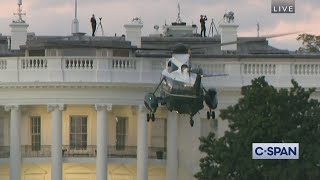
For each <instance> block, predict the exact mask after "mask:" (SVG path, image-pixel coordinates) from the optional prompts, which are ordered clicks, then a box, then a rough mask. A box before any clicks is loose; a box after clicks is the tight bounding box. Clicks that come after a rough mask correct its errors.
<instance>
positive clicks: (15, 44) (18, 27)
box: [9, 0, 29, 50]
mask: <svg viewBox="0 0 320 180" xmlns="http://www.w3.org/2000/svg"><path fill="white" fill-rule="evenodd" d="M14 15H17V17H18V18H17V19H16V20H13V21H12V23H11V24H10V25H9V26H10V27H11V50H19V49H20V46H21V45H25V44H26V41H27V34H28V32H27V29H28V27H29V24H27V23H26V22H25V20H23V19H22V16H23V15H26V13H22V0H18V12H17V13H14Z"/></svg>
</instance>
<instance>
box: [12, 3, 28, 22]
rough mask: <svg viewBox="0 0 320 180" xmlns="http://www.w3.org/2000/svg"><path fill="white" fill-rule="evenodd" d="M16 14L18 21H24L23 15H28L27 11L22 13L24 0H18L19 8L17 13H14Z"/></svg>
mask: <svg viewBox="0 0 320 180" xmlns="http://www.w3.org/2000/svg"><path fill="white" fill-rule="evenodd" d="M14 15H17V16H18V19H17V20H16V21H13V22H16V23H24V22H25V21H24V20H23V19H22V15H26V13H22V0H18V10H17V12H16V13H14Z"/></svg>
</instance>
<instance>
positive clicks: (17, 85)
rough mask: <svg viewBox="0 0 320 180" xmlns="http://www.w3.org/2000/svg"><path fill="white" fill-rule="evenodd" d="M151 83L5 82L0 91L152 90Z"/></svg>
mask: <svg viewBox="0 0 320 180" xmlns="http://www.w3.org/2000/svg"><path fill="white" fill-rule="evenodd" d="M155 86H156V84H153V83H130V84H129V83H101V82H85V83H84V82H8V83H7V82H5V83H0V89H29V88H30V89H44V88H54V89H66V88H91V89H92V88H93V89H101V88H104V89H108V88H110V89H116V88H131V89H146V90H148V89H153V88H154V87H155Z"/></svg>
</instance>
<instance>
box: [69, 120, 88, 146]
mask: <svg viewBox="0 0 320 180" xmlns="http://www.w3.org/2000/svg"><path fill="white" fill-rule="evenodd" d="M87 135H88V134H87V117H86V116H71V117H70V148H71V149H83V150H85V149H87Z"/></svg>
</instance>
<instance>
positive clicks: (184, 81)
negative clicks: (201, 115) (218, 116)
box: [144, 31, 301, 127]
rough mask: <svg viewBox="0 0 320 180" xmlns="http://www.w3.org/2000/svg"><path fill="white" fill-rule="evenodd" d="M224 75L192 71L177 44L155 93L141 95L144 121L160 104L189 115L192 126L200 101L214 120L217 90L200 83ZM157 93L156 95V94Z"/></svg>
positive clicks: (184, 50) (187, 51)
mask: <svg viewBox="0 0 320 180" xmlns="http://www.w3.org/2000/svg"><path fill="white" fill-rule="evenodd" d="M299 32H301V31H296V32H289V33H281V34H273V35H268V36H264V38H266V39H268V38H275V37H280V36H286V35H291V34H297V33H299ZM246 42H250V40H249V41H238V40H237V41H231V42H225V43H221V45H230V44H239V43H246ZM214 76H227V74H205V73H204V72H203V70H202V68H200V67H197V68H191V50H190V49H188V48H187V47H186V46H185V45H184V44H181V43H180V44H177V45H176V47H175V48H174V50H173V53H172V57H171V58H170V59H168V60H167V62H166V66H165V67H164V69H163V71H162V73H161V79H160V82H159V84H158V85H157V87H156V89H155V90H154V92H148V93H146V94H145V96H144V104H145V107H146V108H147V109H148V110H149V113H147V121H148V122H149V121H150V119H151V120H152V121H155V113H156V111H157V108H158V107H159V104H160V105H161V106H165V107H166V108H167V109H168V110H169V111H175V112H177V113H178V114H189V115H190V121H189V123H190V125H191V127H193V125H194V120H193V116H194V115H195V114H196V113H198V112H199V111H200V110H202V109H203V108H204V105H203V102H205V104H206V105H207V106H208V108H209V111H207V119H208V120H209V119H210V118H212V119H215V111H214V110H215V109H216V108H217V106H218V99H217V90H216V89H215V88H209V89H206V88H205V87H204V86H203V84H202V82H201V80H202V78H204V77H214ZM158 90H159V91H160V92H159V93H158V94H159V95H156V92H157V91H158Z"/></svg>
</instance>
